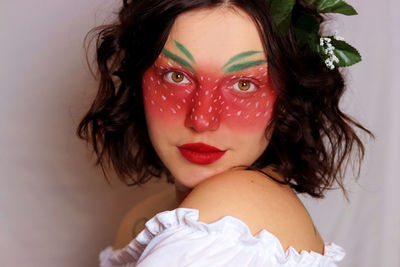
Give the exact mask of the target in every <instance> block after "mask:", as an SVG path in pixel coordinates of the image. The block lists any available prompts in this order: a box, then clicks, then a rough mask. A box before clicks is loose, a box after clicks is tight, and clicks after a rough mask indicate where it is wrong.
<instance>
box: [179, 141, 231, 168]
mask: <svg viewBox="0 0 400 267" xmlns="http://www.w3.org/2000/svg"><path fill="white" fill-rule="evenodd" d="M178 149H179V152H180V153H181V155H182V156H183V157H184V158H185V159H187V160H188V161H190V162H192V163H195V164H201V165H206V164H211V163H213V162H215V161H217V160H219V159H220V158H221V157H222V156H223V155H224V154H225V152H226V150H225V151H223V150H220V149H218V148H216V147H213V146H209V145H206V144H203V143H192V144H184V145H181V146H179V147H178Z"/></svg>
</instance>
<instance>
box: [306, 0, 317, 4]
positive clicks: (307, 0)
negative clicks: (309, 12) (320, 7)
mask: <svg viewBox="0 0 400 267" xmlns="http://www.w3.org/2000/svg"><path fill="white" fill-rule="evenodd" d="M305 1H306V2H307V3H309V4H314V2H315V1H318V0H305Z"/></svg>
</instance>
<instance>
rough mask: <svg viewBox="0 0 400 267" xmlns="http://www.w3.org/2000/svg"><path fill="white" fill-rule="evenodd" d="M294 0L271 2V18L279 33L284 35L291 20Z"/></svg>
mask: <svg viewBox="0 0 400 267" xmlns="http://www.w3.org/2000/svg"><path fill="white" fill-rule="evenodd" d="M295 3H296V0H272V3H271V8H270V9H271V10H270V13H271V17H272V19H273V20H274V22H275V23H276V25H277V26H278V29H279V31H280V32H281V33H282V34H283V35H286V34H287V32H288V31H289V25H290V20H291V19H292V11H293V6H294V4H295Z"/></svg>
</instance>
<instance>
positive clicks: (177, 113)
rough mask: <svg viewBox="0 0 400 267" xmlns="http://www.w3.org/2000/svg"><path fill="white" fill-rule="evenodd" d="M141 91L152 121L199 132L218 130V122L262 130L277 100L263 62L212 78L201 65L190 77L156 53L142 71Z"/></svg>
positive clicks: (189, 73)
mask: <svg viewBox="0 0 400 267" xmlns="http://www.w3.org/2000/svg"><path fill="white" fill-rule="evenodd" d="M176 77H178V79H176ZM174 78H175V80H174ZM143 87H144V100H145V106H146V107H147V110H148V112H149V113H150V114H151V116H152V117H153V118H154V119H159V120H165V121H170V120H181V121H184V123H185V126H186V127H191V128H193V129H194V130H196V131H198V132H203V131H208V130H217V129H218V127H219V125H220V124H221V123H226V124H227V125H229V127H230V128H233V129H240V130H241V131H252V130H254V129H255V128H260V127H263V128H265V125H266V124H267V123H268V122H269V120H270V119H271V115H272V108H273V104H274V101H275V98H276V93H275V91H274V90H273V89H272V86H271V85H270V80H269V76H268V67H267V63H264V64H262V65H258V66H254V67H250V68H247V69H245V70H242V71H239V72H234V73H231V74H227V75H223V73H219V75H217V74H215V72H214V73H212V72H210V71H208V72H207V70H206V68H205V67H203V68H202V69H199V70H197V72H196V73H194V71H192V70H190V69H188V68H185V67H183V66H181V65H179V64H177V63H176V62H174V61H172V60H170V59H168V58H166V57H165V56H164V55H161V56H160V57H159V58H158V59H157V61H156V63H155V64H154V65H153V66H152V67H151V68H150V69H149V70H148V71H146V73H145V75H144V77H143ZM182 117H184V120H183V119H182Z"/></svg>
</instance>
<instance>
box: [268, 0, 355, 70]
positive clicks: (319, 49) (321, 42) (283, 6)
mask: <svg viewBox="0 0 400 267" xmlns="http://www.w3.org/2000/svg"><path fill="white" fill-rule="evenodd" d="M266 1H267V2H268V3H270V4H271V7H270V12H271V17H272V19H273V20H274V22H275V24H276V25H277V27H278V29H279V31H280V32H281V33H282V34H283V35H286V34H287V33H288V31H289V25H290V22H291V20H292V12H293V8H294V7H295V5H296V0H266ZM304 1H306V2H307V3H309V4H313V5H315V6H316V7H317V10H318V11H319V12H321V13H340V14H343V15H347V16H352V15H357V11H356V10H355V9H354V8H353V7H352V6H351V5H349V4H347V3H346V2H345V1H343V0H304ZM319 28H320V23H319V22H318V21H317V19H316V18H315V17H313V16H312V15H307V14H304V15H301V16H300V17H299V18H298V19H297V20H296V21H295V22H294V32H295V35H296V39H297V44H298V45H299V46H300V47H302V46H305V45H309V46H310V49H311V50H312V51H313V52H315V53H317V54H319V56H320V57H321V59H322V60H323V61H324V62H325V65H326V66H327V67H328V68H329V69H331V70H332V69H334V68H335V67H347V66H351V65H353V64H355V63H358V62H360V61H361V55H360V53H359V52H358V51H357V49H355V48H354V47H352V46H351V45H349V44H348V43H346V42H345V41H344V40H343V38H342V37H340V36H338V35H337V32H335V34H334V35H333V36H320V35H319Z"/></svg>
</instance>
